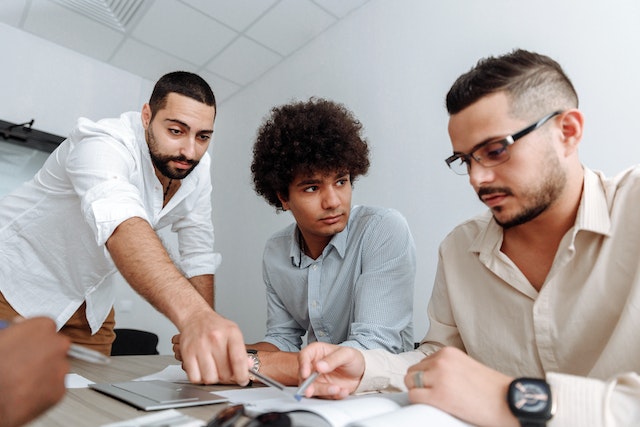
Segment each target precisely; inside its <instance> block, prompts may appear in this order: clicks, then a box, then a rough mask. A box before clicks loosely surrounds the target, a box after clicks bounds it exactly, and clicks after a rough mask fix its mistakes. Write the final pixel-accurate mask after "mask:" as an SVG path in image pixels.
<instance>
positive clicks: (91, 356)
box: [67, 344, 111, 365]
mask: <svg viewBox="0 0 640 427" xmlns="http://www.w3.org/2000/svg"><path fill="white" fill-rule="evenodd" d="M67 355H68V356H69V357H73V358H76V359H80V360H84V361H85V362H91V363H101V364H103V365H106V364H107V363H109V362H111V359H110V358H108V357H107V356H105V355H104V354H102V353H99V352H97V351H95V350H91V349H89V348H86V347H83V346H81V345H78V344H71V347H69V351H68V352H67Z"/></svg>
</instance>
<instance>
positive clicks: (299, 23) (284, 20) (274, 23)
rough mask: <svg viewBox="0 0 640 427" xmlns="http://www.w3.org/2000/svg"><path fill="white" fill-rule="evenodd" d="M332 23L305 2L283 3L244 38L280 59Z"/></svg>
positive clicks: (289, 0) (325, 14)
mask: <svg viewBox="0 0 640 427" xmlns="http://www.w3.org/2000/svg"><path fill="white" fill-rule="evenodd" d="M335 21H336V19H335V18H334V17H333V16H331V15H330V14H328V13H327V12H325V11H324V10H322V9H320V8H319V7H318V6H317V5H316V4H314V3H312V2H310V1H309V0H283V1H281V2H280V3H278V4H277V5H276V6H275V7H274V8H273V9H271V10H269V12H267V13H266V14H265V15H264V16H263V17H262V18H260V19H259V20H258V22H256V23H255V24H254V25H253V26H252V27H251V28H249V30H247V32H246V34H247V35H248V36H250V37H251V38H252V39H254V40H257V41H259V42H260V43H261V44H264V45H265V46H268V47H270V48H272V49H274V50H275V51H277V52H279V53H281V54H282V55H289V54H290V53H292V52H293V51H295V50H296V49H298V48H300V47H301V46H303V45H305V44H306V43H307V42H309V41H310V40H311V39H313V38H314V37H316V36H317V35H318V34H320V33H322V32H323V31H324V30H326V29H327V28H328V27H329V26H330V25H331V24H333V23H334V22H335Z"/></svg>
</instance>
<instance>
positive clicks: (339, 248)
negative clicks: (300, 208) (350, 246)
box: [289, 210, 353, 268]
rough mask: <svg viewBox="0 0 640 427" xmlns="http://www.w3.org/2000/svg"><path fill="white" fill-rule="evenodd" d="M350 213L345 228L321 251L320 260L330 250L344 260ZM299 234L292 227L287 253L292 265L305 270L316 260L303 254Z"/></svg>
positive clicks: (297, 230) (351, 216) (296, 228)
mask: <svg viewBox="0 0 640 427" xmlns="http://www.w3.org/2000/svg"><path fill="white" fill-rule="evenodd" d="M352 213H353V210H351V214H350V215H349V221H347V226H346V227H345V228H344V230H342V231H341V232H339V233H338V234H335V235H334V236H333V237H332V238H331V240H330V241H329V243H328V244H327V246H326V247H325V248H324V250H323V251H322V255H320V258H324V257H325V256H326V255H327V254H328V253H329V251H331V249H332V248H335V249H336V252H337V253H338V255H339V256H340V258H344V256H345V253H346V251H347V239H348V237H349V228H350V225H351V219H352V218H353V215H352ZM299 233H300V231H299V229H298V227H297V226H295V225H294V226H293V227H292V236H291V249H290V252H289V256H290V257H291V263H292V264H293V265H295V266H298V267H300V268H306V267H308V266H309V265H311V264H313V263H314V262H315V261H316V260H314V259H311V258H310V257H308V256H306V255H304V254H303V252H302V248H301V247H300V241H299V238H298V236H299Z"/></svg>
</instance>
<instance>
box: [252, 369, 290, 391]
mask: <svg viewBox="0 0 640 427" xmlns="http://www.w3.org/2000/svg"><path fill="white" fill-rule="evenodd" d="M249 373H251V375H253V376H255V377H256V378H257V379H259V380H260V381H261V382H263V383H265V384H266V385H268V386H270V387H274V388H277V389H278V390H282V391H285V390H286V387H285V386H284V385H283V384H280V383H279V382H278V381H276V380H274V379H272V378H269V377H268V376H266V375H262V374H261V373H260V372H258V371H254V370H253V369H249Z"/></svg>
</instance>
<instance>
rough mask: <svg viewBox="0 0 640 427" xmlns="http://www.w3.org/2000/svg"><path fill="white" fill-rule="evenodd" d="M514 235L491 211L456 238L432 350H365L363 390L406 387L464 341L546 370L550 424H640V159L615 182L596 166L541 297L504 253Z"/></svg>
mask: <svg viewBox="0 0 640 427" xmlns="http://www.w3.org/2000/svg"><path fill="white" fill-rule="evenodd" d="M502 237H503V234H502V229H501V227H500V226H499V225H497V224H496V222H495V221H494V220H493V218H492V216H491V214H490V213H489V212H487V213H485V214H484V215H481V216H479V217H477V218H474V219H472V220H470V221H467V222H465V223H463V224H461V225H459V226H458V227H456V228H455V229H454V230H453V232H451V233H450V234H449V235H448V236H447V237H446V239H445V240H444V241H443V243H442V244H441V246H440V252H439V263H438V270H437V273H436V280H435V285H434V290H433V295H432V297H431V300H430V302H429V308H428V314H429V320H430V322H431V323H430V328H429V331H428V333H427V336H426V337H425V338H424V340H423V341H422V345H421V346H420V348H419V350H418V351H413V352H408V353H403V354H401V355H390V354H385V353H384V352H381V351H379V350H372V351H367V352H364V354H365V360H366V372H365V375H364V377H363V379H362V382H361V384H360V387H359V389H358V391H365V390H381V389H400V390H402V389H404V383H403V378H404V374H405V373H406V369H407V368H408V367H409V366H411V365H412V364H414V363H417V362H418V361H420V360H421V359H422V358H423V357H424V355H425V354H430V353H431V352H433V351H436V350H438V349H439V348H441V347H442V346H455V347H458V348H460V349H462V350H463V351H465V352H467V354H469V355H470V356H472V357H473V358H474V359H476V360H478V361H480V362H482V363H484V364H485V365H487V366H489V367H492V368H494V369H496V370H498V371H501V372H503V373H505V374H508V375H511V376H514V377H520V376H532V377H545V376H546V379H547V381H548V382H549V383H550V384H551V386H552V391H553V393H554V395H555V398H556V403H557V412H556V415H555V416H554V418H553V419H552V421H551V422H550V423H549V424H548V425H550V426H560V425H576V426H578V425H579V426H583V427H584V426H609V425H616V426H618V425H620V426H622V425H625V426H626V425H640V376H638V372H640V166H638V167H634V168H631V169H629V170H626V171H624V172H623V173H621V174H620V175H618V176H617V177H615V178H609V179H608V178H605V177H604V176H603V175H602V174H600V173H596V172H593V171H590V170H588V169H586V170H585V180H584V189H583V194H582V199H581V202H580V207H579V210H578V215H577V218H576V223H575V225H574V227H573V228H572V229H570V230H569V231H568V232H567V233H566V235H565V236H564V237H563V239H562V241H561V243H560V246H559V248H558V251H557V253H556V256H555V259H554V262H553V265H552V267H551V270H550V272H549V274H548V276H547V278H546V280H545V283H544V285H543V287H542V289H541V291H540V292H537V291H536V290H535V289H534V288H533V286H531V284H530V283H529V282H528V281H527V279H526V278H525V276H524V275H523V274H522V272H521V271H520V270H519V269H518V268H517V267H516V266H515V264H514V263H513V262H512V261H511V260H510V259H509V258H508V257H507V256H506V255H504V254H503V253H502V252H500V247H501V244H502ZM585 377H587V378H585Z"/></svg>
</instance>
